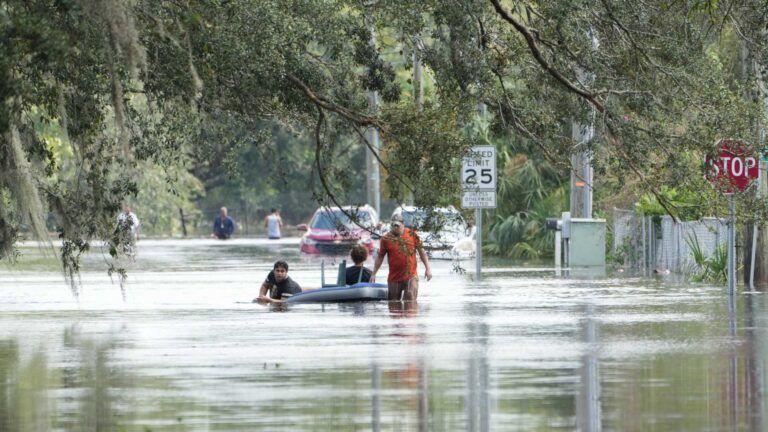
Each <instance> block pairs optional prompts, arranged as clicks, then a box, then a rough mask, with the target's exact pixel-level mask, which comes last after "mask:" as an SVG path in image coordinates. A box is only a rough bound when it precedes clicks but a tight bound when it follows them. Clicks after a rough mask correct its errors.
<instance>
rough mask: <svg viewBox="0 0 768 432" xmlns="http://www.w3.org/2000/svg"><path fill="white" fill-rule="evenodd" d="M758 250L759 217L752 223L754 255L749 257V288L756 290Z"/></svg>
mask: <svg viewBox="0 0 768 432" xmlns="http://www.w3.org/2000/svg"><path fill="white" fill-rule="evenodd" d="M756 252H757V219H755V221H754V222H753V225H752V256H751V257H750V259H749V290H750V291H754V290H755V254H756Z"/></svg>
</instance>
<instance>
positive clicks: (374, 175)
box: [365, 14, 381, 214]
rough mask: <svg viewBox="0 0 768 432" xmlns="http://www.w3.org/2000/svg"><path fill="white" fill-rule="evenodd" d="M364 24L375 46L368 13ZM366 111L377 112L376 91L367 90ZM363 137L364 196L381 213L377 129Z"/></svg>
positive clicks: (373, 113) (373, 114) (377, 100)
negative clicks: (366, 174)
mask: <svg viewBox="0 0 768 432" xmlns="http://www.w3.org/2000/svg"><path fill="white" fill-rule="evenodd" d="M365 24H366V27H368V30H369V31H370V32H371V45H372V46H374V47H375V46H376V28H375V27H374V25H373V19H372V17H371V16H370V15H369V14H366V17H365ZM368 113H369V114H370V115H371V116H374V117H375V116H376V115H378V113H379V95H378V92H375V91H371V92H368ZM365 138H366V140H367V141H368V143H369V144H370V146H371V149H372V150H371V149H367V151H366V152H365V168H366V170H367V171H366V172H367V173H368V179H367V182H366V192H367V193H366V197H367V199H368V204H370V205H372V206H373V208H375V209H376V212H377V213H379V214H381V193H380V176H379V161H378V160H377V159H376V157H375V155H374V154H373V151H375V152H376V153H377V154H378V153H379V151H380V149H381V144H380V142H379V130H378V129H376V128H375V127H373V126H371V127H369V128H368V129H367V130H366V131H365Z"/></svg>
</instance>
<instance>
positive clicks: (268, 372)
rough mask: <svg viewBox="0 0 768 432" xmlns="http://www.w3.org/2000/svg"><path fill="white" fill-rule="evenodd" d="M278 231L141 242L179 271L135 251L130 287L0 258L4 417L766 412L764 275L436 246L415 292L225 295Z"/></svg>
mask: <svg viewBox="0 0 768 432" xmlns="http://www.w3.org/2000/svg"><path fill="white" fill-rule="evenodd" d="M162 246H163V245H162V242H158V244H157V247H158V248H161V247H162ZM193 246H195V247H193ZM288 246H290V248H291V250H294V252H293V253H294V254H295V255H294V257H296V256H298V254H297V252H295V245H285V246H279V245H278V247H277V249H276V248H275V247H272V246H270V247H269V248H264V249H260V246H259V245H258V244H250V243H248V244H246V243H243V244H236V243H231V244H228V245H227V247H226V248H224V247H219V248H217V249H215V250H213V251H211V252H209V253H208V254H207V255H206V253H205V252H203V251H201V250H200V249H198V248H197V247H196V244H194V243H193V244H192V246H185V244H184V243H179V244H177V245H176V244H174V245H171V246H169V249H171V250H173V254H175V255H174V256H175V258H173V257H170V256H165V255H163V253H162V251H161V250H153V249H152V247H154V246H153V245H152V244H147V245H145V246H142V247H143V249H142V253H141V254H140V256H139V258H138V259H139V260H141V259H147V257H148V256H154V255H158V256H163V258H162V259H163V260H165V262H167V263H168V264H169V265H170V268H175V269H177V270H174V271H165V270H163V271H160V270H156V268H159V267H160V266H161V265H163V264H162V262H161V263H159V264H153V265H152V266H149V267H148V268H150V269H151V270H146V271H145V270H139V269H137V270H136V273H134V274H131V277H133V278H132V279H131V281H132V284H133V285H131V286H130V289H131V293H132V296H129V300H128V301H127V302H123V301H122V300H121V299H120V298H119V291H117V287H114V286H109V285H105V286H101V285H99V284H100V283H101V282H99V279H97V276H94V273H91V274H85V278H86V281H87V282H88V283H89V284H90V285H89V289H88V290H86V291H85V293H86V296H85V300H83V303H82V305H73V302H72V301H71V300H70V299H68V298H63V299H62V298H61V297H56V296H57V295H58V294H57V293H59V292H60V290H62V291H64V294H63V295H66V288H65V287H62V285H61V284H60V282H59V280H60V279H59V277H58V274H57V273H56V274H53V273H52V274H42V275H39V274H33V273H28V274H25V275H21V276H23V277H18V278H16V276H9V275H8V274H7V273H0V431H2V432H5V431H12V432H15V431H27V430H55V429H58V430H89V431H90V430H122V429H124V430H129V431H133V430H143V429H144V428H145V427H146V428H148V429H151V430H152V431H155V432H157V431H165V430H169V431H172V430H207V429H215V430H266V431H270V432H271V431H278V430H285V431H300V430H334V431H335V430H369V429H370V430H382V431H385V430H386V431H388V430H409V431H410V430H470V431H488V430H583V431H600V430H602V429H605V430H627V429H630V430H754V431H760V430H763V429H765V427H766V425H765V420H764V418H765V403H764V400H763V397H764V396H763V393H764V389H765V386H766V382H765V380H766V378H765V376H766V375H765V349H766V346H765V342H764V340H765V337H766V305H765V297H764V296H763V295H762V294H754V295H743V296H739V297H737V298H736V299H735V302H734V303H732V304H731V305H728V304H727V296H725V295H723V290H721V289H719V288H717V287H708V286H700V285H665V284H664V283H661V282H659V281H649V280H645V279H640V278H634V279H605V278H603V279H599V280H597V281H595V280H590V279H588V280H583V279H576V278H573V277H572V278H570V279H555V278H552V277H550V276H551V272H550V273H548V274H547V273H546V272H545V271H531V270H530V269H521V268H520V269H515V268H513V267H510V266H509V264H508V263H506V264H505V265H507V267H505V268H503V269H501V268H499V269H497V270H499V271H497V272H489V273H488V275H487V276H486V277H485V278H484V280H483V281H482V282H472V281H471V278H469V277H463V276H457V275H455V274H451V273H450V267H449V263H447V264H445V266H444V267H442V268H441V267H440V265H441V263H436V264H435V265H434V266H433V270H434V273H435V275H436V276H435V279H433V281H432V282H430V284H425V285H424V287H423V288H424V289H423V290H421V292H420V297H419V303H415V302H414V303H405V302H392V303H385V302H373V303H349V304H340V305H336V304H326V305H314V304H313V305H291V307H290V308H285V309H271V308H264V307H261V306H258V305H251V304H250V303H244V304H240V303H236V301H238V300H243V299H247V300H250V299H251V298H252V297H253V292H254V290H255V289H256V285H257V284H258V281H260V280H263V279H262V278H263V277H264V275H265V274H266V271H268V269H269V268H271V266H272V263H273V262H274V259H275V254H278V253H283V252H284V251H283V250H282V249H280V248H283V247H286V248H287V247H288ZM185 247H189V248H190V249H192V250H190V251H187V250H186V249H185ZM212 247H213V246H212ZM228 254H231V255H232V256H233V257H234V258H235V259H236V260H240V262H242V263H243V264H242V266H241V265H240V264H236V265H235V266H234V267H226V266H225V267H224V268H222V269H220V270H217V271H210V270H208V269H209V268H213V267H216V266H219V264H220V263H222V262H223V263H225V264H229V263H231V261H230V260H229V258H231V256H230V255H228ZM251 254H253V256H250V255H251ZM222 255H223V256H222ZM184 257H192V258H193V259H192V260H191V261H189V262H187V261H185V259H186V258H184ZM202 262H206V263H207V264H206V268H205V269H203V270H201V269H199V268H197V267H196V266H197V264H196V263H202ZM293 262H297V265H296V266H295V267H294V266H293ZM291 264H292V267H291V272H292V274H293V273H294V272H295V274H296V278H297V279H300V280H301V281H302V282H304V281H313V280H314V281H319V279H320V278H319V268H318V266H317V265H316V264H315V263H309V262H308V263H304V262H302V261H301V260H299V259H298V258H295V259H294V260H293V261H291ZM142 265H143V264H142ZM142 268H147V267H142ZM178 269H181V270H178ZM235 270H236V271H235ZM11 277H14V278H16V279H13V281H14V282H13V287H12V288H8V284H3V281H7V280H11V279H10V278H11ZM3 278H5V279H3ZM50 281H53V282H50ZM307 285H310V284H309V283H308V282H307ZM110 293H111V294H112V295H113V300H110V301H106V300H103V298H102V297H101V296H104V295H107V294H110ZM44 296H49V298H46V299H43V300H41V297H44ZM97 297H98V300H91V303H88V301H89V300H88V299H94V298H97ZM139 299H140V300H141V301H142V302H143V303H140V302H139V301H138V300H139ZM272 310H280V311H281V312H280V313H270V312H271V311H272Z"/></svg>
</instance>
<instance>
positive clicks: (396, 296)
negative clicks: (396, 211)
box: [371, 215, 432, 301]
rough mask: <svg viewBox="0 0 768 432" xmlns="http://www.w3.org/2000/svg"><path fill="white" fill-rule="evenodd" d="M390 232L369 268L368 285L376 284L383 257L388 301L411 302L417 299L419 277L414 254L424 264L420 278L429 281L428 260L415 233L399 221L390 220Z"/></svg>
mask: <svg viewBox="0 0 768 432" xmlns="http://www.w3.org/2000/svg"><path fill="white" fill-rule="evenodd" d="M391 225H392V229H391V230H390V231H389V232H388V233H387V234H385V235H384V237H382V238H381V243H380V246H379V254H378V255H377V256H376V262H375V263H374V264H373V272H372V273H371V282H375V281H376V272H378V271H379V267H381V264H382V263H383V262H384V256H385V255H386V256H387V263H388V264H389V277H388V278H387V285H388V288H389V301H392V300H400V299H401V298H402V300H405V301H415V300H416V297H418V295H419V275H418V274H417V273H416V253H417V252H418V254H419V258H421V262H423V263H424V268H425V271H424V277H425V278H426V279H427V280H430V279H432V271H431V270H430V269H429V258H428V257H427V253H426V252H425V251H424V248H423V247H422V245H421V239H419V236H418V235H416V233H415V232H413V231H412V230H410V229H408V228H406V227H405V226H404V225H403V217H402V216H400V215H395V216H393V217H392V223H391Z"/></svg>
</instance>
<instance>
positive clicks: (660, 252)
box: [613, 209, 727, 273]
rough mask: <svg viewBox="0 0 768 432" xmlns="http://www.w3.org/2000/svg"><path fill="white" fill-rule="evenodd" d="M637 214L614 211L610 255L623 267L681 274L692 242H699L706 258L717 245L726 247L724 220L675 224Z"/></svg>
mask: <svg viewBox="0 0 768 432" xmlns="http://www.w3.org/2000/svg"><path fill="white" fill-rule="evenodd" d="M655 219H656V220H655V221H654V218H653V217H652V216H642V215H638V214H637V213H635V212H634V211H632V210H622V209H613V254H614V256H616V257H617V258H618V259H620V260H623V262H624V266H625V267H629V268H634V269H639V270H642V271H643V272H651V271H654V270H669V271H671V272H675V273H681V272H683V271H685V270H686V269H687V268H690V266H691V265H692V264H693V251H692V248H691V243H692V242H694V241H697V242H698V245H699V248H700V249H701V251H702V252H703V253H704V255H705V256H711V255H712V254H713V253H714V252H715V249H717V247H718V245H723V247H725V242H726V241H727V224H726V221H725V220H724V219H717V218H703V219H701V220H698V221H693V222H675V221H674V220H673V219H672V217H670V216H661V217H660V218H659V217H657V218H655Z"/></svg>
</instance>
